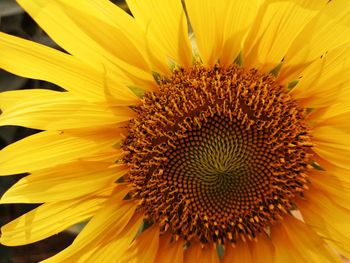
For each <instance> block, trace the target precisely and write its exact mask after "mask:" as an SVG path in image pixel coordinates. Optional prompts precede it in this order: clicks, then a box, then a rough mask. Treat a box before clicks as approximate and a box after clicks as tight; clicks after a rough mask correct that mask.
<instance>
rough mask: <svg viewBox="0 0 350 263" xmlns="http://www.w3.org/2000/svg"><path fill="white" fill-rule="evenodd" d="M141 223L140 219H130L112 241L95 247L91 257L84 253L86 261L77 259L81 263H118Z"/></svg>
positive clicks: (138, 217)
mask: <svg viewBox="0 0 350 263" xmlns="http://www.w3.org/2000/svg"><path fill="white" fill-rule="evenodd" d="M141 223H142V217H140V216H136V217H135V216H134V218H132V219H130V221H129V223H128V224H127V225H126V226H125V227H124V229H123V231H121V232H120V233H119V234H118V236H116V237H114V238H113V240H111V241H109V242H108V244H104V245H102V246H99V247H97V248H96V249H94V250H92V253H91V252H89V253H91V255H89V253H86V254H85V255H86V257H87V258H86V260H85V261H84V259H82V258H81V257H79V259H81V260H82V262H85V263H95V262H101V261H102V260H103V262H106V263H110V262H119V260H121V258H122V256H123V255H124V253H125V252H126V251H127V249H128V248H129V247H130V244H131V242H132V241H133V240H134V239H135V235H136V233H137V231H138V230H139V228H140V225H141Z"/></svg>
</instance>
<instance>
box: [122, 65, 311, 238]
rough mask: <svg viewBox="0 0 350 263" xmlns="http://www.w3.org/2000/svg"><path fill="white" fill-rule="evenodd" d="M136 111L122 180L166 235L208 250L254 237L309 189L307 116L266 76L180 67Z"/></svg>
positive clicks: (233, 68)
mask: <svg viewBox="0 0 350 263" xmlns="http://www.w3.org/2000/svg"><path fill="white" fill-rule="evenodd" d="M134 110H135V111H136V113H137V117H136V118H135V119H133V120H132V121H130V123H129V127H128V128H129V133H128V135H127V137H126V139H125V141H124V142H123V145H122V148H123V150H124V151H125V152H126V154H125V156H124V157H123V159H122V162H124V163H125V164H127V165H128V166H129V167H130V172H129V173H128V175H126V176H125V178H124V179H125V181H126V182H128V183H129V184H130V185H132V187H133V189H134V190H133V192H132V193H131V194H132V197H133V198H135V199H139V204H140V205H139V209H141V210H143V211H144V213H145V214H146V216H147V218H148V219H149V221H150V222H154V223H157V224H158V225H159V226H160V229H161V232H168V233H171V234H172V235H173V236H174V237H176V238H177V237H182V238H183V239H185V240H187V241H194V240H196V241H199V242H201V243H203V244H204V243H209V242H214V243H221V244H225V243H227V242H229V243H233V244H234V243H235V242H237V241H238V240H240V239H241V240H244V241H246V240H252V239H255V238H256V236H257V234H258V233H261V232H263V231H266V229H267V228H268V227H269V226H270V225H272V224H274V223H275V222H277V221H280V220H282V219H283V216H284V215H286V214H288V213H290V212H291V211H292V210H293V209H295V204H294V201H293V200H294V199H295V198H298V197H301V196H302V195H303V192H304V191H305V190H306V189H307V188H308V186H307V185H308V178H307V175H306V174H307V171H308V169H310V165H309V163H310V158H311V147H312V143H311V138H310V135H309V129H308V127H307V125H306V121H305V118H306V114H307V113H306V111H305V110H304V109H302V108H300V107H299V106H298V105H297V103H296V102H295V101H294V100H293V99H292V98H291V97H290V96H289V95H288V91H287V90H286V89H285V88H284V87H281V86H280V85H278V84H277V83H276V82H275V79H274V77H273V76H272V75H270V74H261V73H259V72H258V71H257V70H255V69H251V70H246V69H243V68H241V67H239V66H236V65H232V66H230V67H228V68H222V67H220V66H215V67H214V68H211V69H207V68H205V67H202V66H199V65H197V66H194V67H192V68H190V69H187V70H185V69H176V70H174V72H173V74H172V76H171V77H168V78H163V79H161V80H160V81H159V90H158V91H156V92H149V93H146V94H145V96H144V98H143V103H142V105H140V106H137V107H135V108H134Z"/></svg>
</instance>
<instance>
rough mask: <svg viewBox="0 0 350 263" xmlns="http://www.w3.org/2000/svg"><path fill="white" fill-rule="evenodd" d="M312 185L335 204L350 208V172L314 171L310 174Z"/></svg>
mask: <svg viewBox="0 0 350 263" xmlns="http://www.w3.org/2000/svg"><path fill="white" fill-rule="evenodd" d="M309 180H310V182H311V184H312V185H313V186H314V187H315V188H317V189H318V190H320V191H321V192H322V193H323V194H324V195H326V196H327V197H328V198H329V199H331V200H332V201H334V202H335V203H337V204H339V205H341V206H343V207H348V206H349V203H350V171H349V170H342V171H341V172H339V171H337V170H334V169H332V170H331V171H323V170H314V171H313V172H312V173H310V174H309Z"/></svg>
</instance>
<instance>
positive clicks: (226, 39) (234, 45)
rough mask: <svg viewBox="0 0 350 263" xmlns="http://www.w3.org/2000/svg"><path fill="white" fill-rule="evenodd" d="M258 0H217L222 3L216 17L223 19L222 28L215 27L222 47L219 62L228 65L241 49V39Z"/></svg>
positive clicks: (249, 23) (251, 19)
mask: <svg viewBox="0 0 350 263" xmlns="http://www.w3.org/2000/svg"><path fill="white" fill-rule="evenodd" d="M259 3H260V0H251V1H217V2H216V5H218V4H223V5H224V10H223V12H224V13H222V14H217V16H218V18H220V19H225V26H224V28H217V32H216V34H222V37H223V47H222V54H221V56H220V63H222V64H223V65H224V66H228V65H230V64H231V63H232V62H233V61H234V60H235V59H236V58H237V56H238V55H239V53H240V52H241V50H242V46H243V40H244V37H245V35H246V32H247V31H248V28H249V27H250V26H251V24H252V22H253V21H254V18H255V16H256V13H257V10H258V8H259Z"/></svg>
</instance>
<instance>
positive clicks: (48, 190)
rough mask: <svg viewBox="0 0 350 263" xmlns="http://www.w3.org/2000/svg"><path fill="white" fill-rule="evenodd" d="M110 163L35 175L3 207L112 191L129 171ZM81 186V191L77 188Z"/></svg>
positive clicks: (6, 196)
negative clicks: (103, 189) (98, 191)
mask: <svg viewBox="0 0 350 263" xmlns="http://www.w3.org/2000/svg"><path fill="white" fill-rule="evenodd" d="M109 166H111V163H109V162H86V161H85V162H83V161H79V162H73V163H68V164H63V165H58V166H56V167H50V168H48V169H44V170H39V171H35V172H33V173H32V174H30V175H28V176H26V177H24V178H22V179H21V180H19V181H18V182H17V183H16V184H14V185H13V186H12V187H11V188H10V189H9V190H8V191H7V192H6V193H5V194H4V195H3V196H2V197H1V203H3V204H5V203H45V202H56V201H60V200H68V199H72V198H77V197H79V196H82V195H85V194H89V193H91V192H94V191H97V190H99V189H102V188H105V187H109V186H110V185H113V183H114V182H115V181H116V180H117V179H118V178H119V177H121V176H122V175H124V174H125V173H126V172H127V171H128V168H127V167H123V166H120V165H119V166H115V167H111V168H109ZM77 186H79V187H77Z"/></svg>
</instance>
